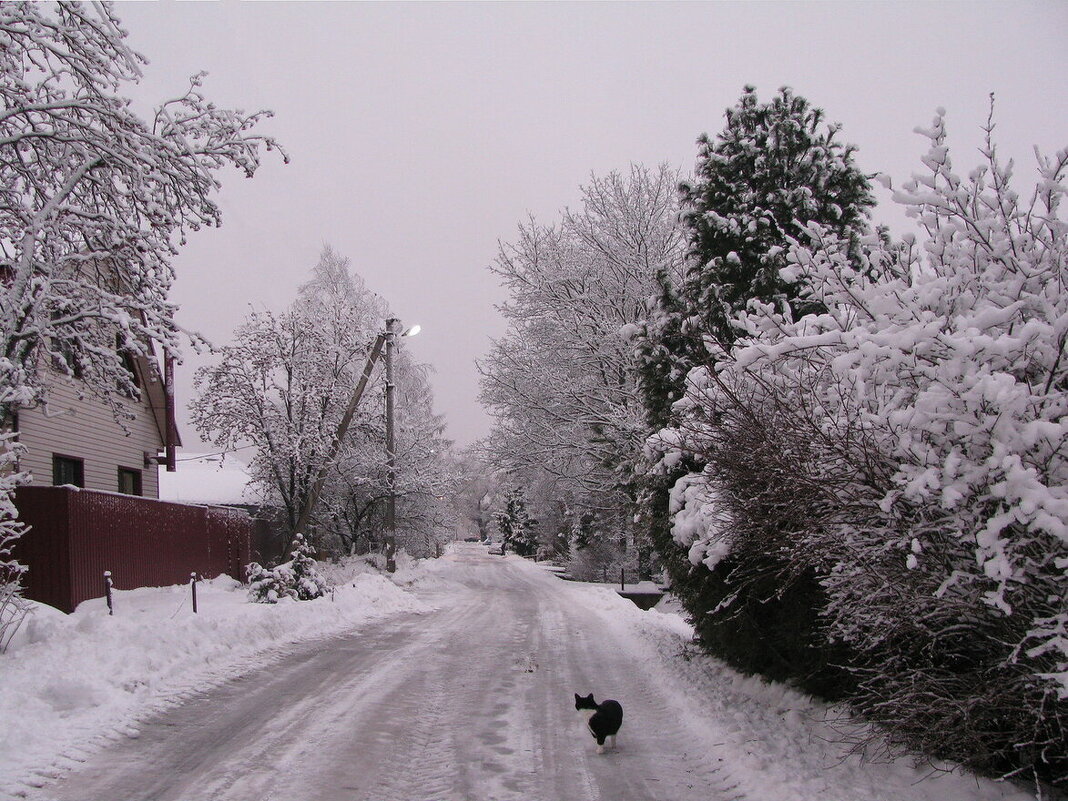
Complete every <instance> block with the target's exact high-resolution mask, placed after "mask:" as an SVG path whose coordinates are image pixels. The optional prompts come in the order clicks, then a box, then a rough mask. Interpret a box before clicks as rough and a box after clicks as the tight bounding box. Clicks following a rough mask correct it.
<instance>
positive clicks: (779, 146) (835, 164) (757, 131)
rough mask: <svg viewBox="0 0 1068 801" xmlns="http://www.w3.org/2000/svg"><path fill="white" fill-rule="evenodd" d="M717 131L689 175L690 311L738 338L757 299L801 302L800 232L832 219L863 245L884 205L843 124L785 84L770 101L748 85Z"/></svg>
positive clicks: (706, 326)
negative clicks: (828, 119) (793, 253)
mask: <svg viewBox="0 0 1068 801" xmlns="http://www.w3.org/2000/svg"><path fill="white" fill-rule="evenodd" d="M726 116H727V125H726V127H725V128H724V129H723V131H722V132H721V133H720V134H719V136H718V137H716V138H715V139H711V138H709V136H708V135H707V134H704V135H702V136H701V137H700V138H699V139H698V144H699V146H700V150H699V153H698V157H697V169H696V175H695V177H694V179H693V180H692V181H687V182H684V183H683V184H682V185H681V187H680V191H681V193H682V204H683V221H684V222H685V224H686V226H687V227H688V228H689V230H690V245H691V250H690V254H691V256H692V259H693V260H692V263H691V266H690V269H689V271H688V273H687V276H686V279H685V282H684V285H683V287H682V294H683V299H684V302H685V306H686V311H687V312H688V314H689V315H691V316H696V317H697V318H698V320H699V327H700V330H701V332H702V333H707V334H711V335H712V336H714V337H715V338H716V339H717V340H718V341H719V342H720V343H721V344H723V345H729V344H731V343H732V342H733V341H734V339H735V336H734V331H733V330H732V327H731V325H730V323H729V319H730V317H731V315H732V313H733V312H736V311H739V310H741V309H744V308H745V305H746V304H747V303H748V302H749V300H750V299H751V298H758V299H760V300H763V301H769V302H770V301H781V300H793V301H795V308H794V311H795V316H800V315H801V314H804V313H806V312H808V311H812V309H808V308H805V307H804V305H803V304H802V305H801V306H798V305H797V303H796V297H797V289H798V287H797V285H792V284H788V283H786V282H785V281H783V280H782V278H780V276H779V271H780V270H781V269H783V268H784V267H786V256H787V252H788V247H789V242H790V240H791V239H798V240H803V239H804V235H803V228H804V227H805V226H806V225H808V224H809V223H819V224H821V225H824V226H827V227H828V228H830V229H831V230H832V231H834V233H836V234H837V235H839V236H840V237H842V238H844V239H846V240H853V242H854V246H856V244H857V243H856V239H857V234H858V232H859V231H861V230H863V229H865V228H866V222H867V217H868V212H869V210H870V209H871V207H872V206H873V205H874V204H875V200H874V198H873V197H872V194H871V188H870V184H869V182H868V179H867V178H866V177H865V176H864V175H863V174H862V173H861V172H860V171H859V170H858V169H857V168H856V166H855V165H854V164H853V152H854V148H853V146H852V145H845V144H842V143H841V142H839V141H838V140H837V134H838V130H839V127H838V125H837V124H825V123H824V114H823V111H822V110H820V109H818V108H813V107H812V106H811V105H810V104H809V102H808V101H807V100H805V98H803V97H800V96H798V95H795V94H794V93H793V91H792V90H791V89H790V88H789V87H783V88H782V89H780V90H779V92H778V94H777V95H776V96H775V97H774V98H773V99H772V101H771V102H770V103H760V102H758V100H757V95H756V89H755V88H753V87H752V86H746V87H745V90H744V92H743V93H742V97H741V99H740V100H739V101H738V105H737V106H735V107H734V108H732V109H728V110H727V115H726Z"/></svg>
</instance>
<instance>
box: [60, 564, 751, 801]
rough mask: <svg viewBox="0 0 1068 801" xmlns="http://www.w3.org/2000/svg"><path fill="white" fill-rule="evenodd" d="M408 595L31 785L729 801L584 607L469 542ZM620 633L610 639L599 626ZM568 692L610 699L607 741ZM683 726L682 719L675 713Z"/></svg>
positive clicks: (145, 799) (65, 793)
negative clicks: (620, 709)
mask: <svg viewBox="0 0 1068 801" xmlns="http://www.w3.org/2000/svg"><path fill="white" fill-rule="evenodd" d="M445 559H447V560H449V562H448V563H445V564H442V569H441V570H440V571H438V575H439V576H440V577H441V578H440V579H439V580H438V581H437V582H436V583H431V584H430V586H429V587H426V588H424V589H423V590H421V592H423V593H426V594H428V596H429V597H430V599H431V600H432V601H433V602H435V603H436V604H437V605H438V606H439V607H440V608H439V610H438V611H436V612H434V613H431V614H424V615H418V616H415V615H413V616H406V617H401V618H395V619H393V620H392V621H390V622H389V623H387V624H380V625H375V626H371V627H368V628H365V629H363V630H361V631H360V632H359V633H358V634H356V635H353V636H348V637H338V638H331V639H326V640H318V641H315V642H312V643H307V644H304V645H298V646H293V647H292V648H291V649H289V651H288V652H287V653H286V654H285V656H284V657H283V658H281V660H280V661H277V662H274V663H272V664H271V665H269V666H268V667H266V668H264V669H262V670H259V671H257V672H255V673H251V674H247V675H245V676H243V677H242V678H240V679H238V680H234V681H232V682H230V683H228V684H226V685H223V686H222V687H219V688H216V689H214V690H210V691H207V692H205V693H203V694H202V695H200V696H198V697H195V698H194V699H192V700H191V701H189V702H188V703H186V704H183V705H182V706H180V707H178V708H176V709H173V710H171V711H169V712H167V713H164V714H162V715H160V716H159V717H157V718H154V719H152V720H150V721H147V722H145V724H144V725H142V726H141V728H140V735H139V737H138V738H137V739H132V740H127V741H125V742H121V743H119V744H116V745H114V746H112V747H111V748H109V749H107V750H105V751H102V752H100V753H98V754H97V755H95V756H94V757H92V758H91V759H90V760H89V761H88V762H87V763H86V765H85V767H84V768H83V769H82V770H80V771H79V772H78V773H76V774H71V775H69V776H67V777H66V778H65V779H64V780H63V781H62V782H61V783H60V784H57V785H54V786H52V787H50V788H47V789H46V790H45V793H46V794H47V797H49V798H54V799H56V800H57V801H97V800H102V799H117V800H118V801H150V800H151V801H164V800H167V799H169V800H171V801H200V800H201V799H204V800H207V799H212V800H213V801H268V799H277V800H279V801H280V800H281V799H285V801H339V800H341V799H344V800H345V801H350V800H351V801H357V800H358V799H367V800H368V801H390V800H391V799H403V801H443V800H444V799H450V800H451V799H457V800H458V801H497V800H503V799H523V800H524V801H556V800H557V799H559V800H560V801H564V800H566V801H586V800H587V799H589V800H592V799H612V801H628V800H629V801H653V799H657V800H659V799H663V801H687V799H701V801H720V800H721V799H722V800H723V801H727V800H729V799H737V798H740V797H741V796H740V794H739V792H738V791H737V790H734V791H732V790H731V789H730V782H729V780H728V778H727V776H726V775H725V774H723V773H721V772H720V771H718V770H717V760H716V759H715V758H714V757H711V756H709V753H708V750H707V744H705V743H702V737H701V732H700V731H694V730H691V729H690V728H688V725H690V726H692V725H693V718H692V716H691V715H690V714H689V711H688V710H687V709H685V708H682V707H683V706H684V705H685V704H684V701H680V700H679V698H678V697H677V696H673V695H671V694H669V693H666V692H664V691H661V689H659V688H658V682H657V680H656V675H655V673H654V672H653V671H652V670H651V669H650V667H649V665H648V664H647V663H646V661H645V660H643V659H641V658H640V657H639V656H637V655H636V653H635V650H634V649H633V647H628V646H629V644H628V643H625V642H622V641H621V640H620V637H622V636H623V635H622V634H621V633H619V631H618V630H615V629H613V628H612V627H606V626H605V625H604V620H603V618H602V617H600V616H599V615H598V613H597V611H596V610H595V609H590V608H586V607H584V606H583V604H582V603H576V598H579V597H580V596H579V595H578V594H577V593H578V592H579V591H578V589H577V588H571V587H569V586H568V585H565V584H564V583H562V582H560V581H559V580H558V579H556V578H554V577H552V576H550V575H549V574H547V573H545V572H543V571H541V570H539V569H536V568H533V567H532V566H531V565H529V564H528V563H523V562H519V561H513V560H511V559H501V558H500V557H499V556H488V555H486V553H485V550H484V549H483V548H481V547H479V546H467V547H460V548H458V549H456V550H454V551H453V552H451V553H450V555H449V556H447V557H445ZM614 631H615V632H616V633H613V632H614ZM574 692H581V693H587V692H593V693H594V695H595V696H596V697H597V698H598V699H602V698H604V697H607V696H611V697H614V698H617V699H619V700H620V701H622V703H623V705H624V708H625V722H624V726H623V730H622V731H621V733H620V737H619V749H618V750H617V751H615V752H609V753H607V754H605V755H598V754H596V752H595V743H594V742H593V740H592V738H591V737H590V736H589V735H588V734H587V733H586V732H585V730H584V727H583V726H582V724H581V719H580V718H579V717H578V716H577V714H576V712H575V711H574V707H573V693H574ZM687 721H689V723H687Z"/></svg>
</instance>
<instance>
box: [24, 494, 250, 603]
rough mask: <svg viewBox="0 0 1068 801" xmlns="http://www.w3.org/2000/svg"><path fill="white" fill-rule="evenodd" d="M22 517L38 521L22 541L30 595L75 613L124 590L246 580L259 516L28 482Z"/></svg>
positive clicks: (231, 510) (238, 511) (218, 508)
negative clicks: (223, 577)
mask: <svg viewBox="0 0 1068 801" xmlns="http://www.w3.org/2000/svg"><path fill="white" fill-rule="evenodd" d="M15 503H16V505H17V506H18V509H19V516H20V518H21V519H22V520H23V521H25V522H26V523H27V524H29V525H30V526H31V531H30V532H29V533H28V534H26V535H24V536H23V537H22V538H21V539H20V540H19V541H18V543H17V544H16V546H15V558H16V559H18V561H19V562H21V563H22V564H24V565H26V566H27V567H28V568H29V572H28V573H27V575H26V581H25V584H26V597H28V598H31V599H33V600H35V601H41V602H42V603H46V604H49V605H50V606H54V607H56V608H57V609H62V610H63V611H64V612H71V611H73V610H74V608H75V607H76V606H77V605H78V604H80V603H81V602H82V601H84V600H87V599H89V598H98V597H100V596H102V595H103V594H104V571H105V570H110V571H111V579H112V582H113V583H114V586H115V588H116V589H120V590H130V589H135V588H137V587H163V586H168V585H171V584H180V583H183V582H186V581H188V580H189V574H190V573H192V572H194V571H195V572H197V573H199V574H200V575H202V576H203V577H205V578H212V577H214V576H218V575H219V574H221V573H226V574H228V575H231V576H233V577H234V578H237V579H244V567H245V565H246V564H247V563H248V562H249V561H250V555H249V544H250V540H251V533H252V521H251V520H250V518H249V517H248V515H247V514H246V513H245V512H243V511H240V510H233V509H225V508H222V507H217V506H192V505H187V504H181V503H168V502H165V501H157V500H154V499H151V498H139V497H136V496H133V495H119V494H116V493H111V492H96V491H92V490H79V489H75V488H72V487H20V488H19V489H18V491H17V492H16V494H15Z"/></svg>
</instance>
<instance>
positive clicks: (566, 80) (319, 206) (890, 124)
mask: <svg viewBox="0 0 1068 801" xmlns="http://www.w3.org/2000/svg"><path fill="white" fill-rule="evenodd" d="M118 11H119V15H120V17H121V18H122V20H123V22H124V23H125V27H126V28H127V29H128V30H129V32H130V39H129V41H130V43H131V45H132V46H133V47H134V48H135V49H136V50H139V51H140V52H142V53H143V54H144V55H146V56H147V57H148V58H149V60H150V62H151V63H150V65H149V67H148V68H147V69H146V75H145V81H144V83H143V89H141V90H139V92H138V94H139V95H140V96H144V97H147V98H151V99H153V100H157V101H158V100H160V99H162V98H164V97H165V96H173V95H175V94H178V93H180V92H181V91H183V88H184V86H185V79H186V77H187V76H188V75H189V74H191V73H193V72H196V71H199V70H206V71H208V73H209V76H208V79H207V83H206V94H207V95H208V97H210V98H212V99H213V100H215V101H216V102H218V103H219V104H221V105H223V104H224V105H231V106H238V107H241V108H244V109H246V110H252V109H254V108H270V109H272V110H273V111H274V112H275V115H276V116H275V118H274V119H272V120H270V121H268V122H267V123H266V124H265V125H264V126H263V127H264V130H266V131H268V132H269V133H271V134H273V135H275V136H276V137H277V138H278V139H279V140H280V141H281V142H282V143H283V144H284V145H285V147H286V148H287V150H288V151H289V153H290V155H291V157H292V163H291V164H289V165H288V166H283V165H282V164H281V160H280V159H271V158H268V159H267V161H266V163H265V165H264V167H263V168H262V169H261V171H260V172H259V173H258V174H257V176H256V177H255V178H254V179H253V180H251V181H249V180H245V179H244V178H242V177H240V176H239V175H238V174H237V173H230V174H225V175H223V176H222V178H223V182H224V188H223V191H222V193H221V196H220V198H221V205H222V208H223V214H224V218H223V227H222V228H221V229H218V230H209V231H201V232H199V233H196V234H194V235H193V236H192V237H191V240H190V243H189V245H188V246H187V247H186V248H185V250H184V251H183V252H182V254H181V255H180V256H179V257H178V258H177V259H176V262H175V266H176V269H177V271H178V280H177V283H176V286H175V291H174V295H173V298H174V300H176V301H177V302H178V303H180V304H181V306H182V311H181V313H180V316H179V320H180V322H181V323H182V324H183V325H185V326H186V327H189V328H192V329H195V330H198V331H200V332H202V333H203V334H205V335H207V336H208V337H209V338H210V339H211V340H213V341H215V342H217V343H220V344H222V343H225V342H227V341H228V339H229V336H230V333H231V331H232V330H233V329H234V328H235V327H236V326H237V325H238V324H239V323H240V321H241V320H242V318H243V317H244V315H245V314H246V313H247V311H248V309H249V305H250V304H252V305H253V306H256V307H257V308H262V307H267V308H271V309H276V310H277V309H281V308H282V307H284V306H285V305H286V304H288V303H289V302H290V301H291V300H292V298H293V296H294V293H295V291H296V287H297V286H298V284H300V283H301V282H302V281H304V280H306V278H307V276H308V272H309V270H310V269H311V268H312V267H313V266H314V265H315V263H316V261H317V259H318V255H319V251H320V250H321V248H322V246H323V244H324V243H330V244H332V245H333V246H334V247H335V249H336V250H337V251H338V252H340V253H342V254H343V255H345V256H348V257H349V258H350V259H351V260H352V265H353V268H354V270H355V271H356V272H357V273H359V274H360V275H361V276H363V278H364V279H365V281H366V282H367V285H368V286H369V287H370V288H371V289H372V290H374V291H376V292H378V293H379V294H381V295H383V296H384V297H385V298H386V299H387V300H388V301H389V303H390V304H391V305H392V307H393V309H394V311H395V312H396V313H397V314H398V315H399V316H400V317H401V319H402V320H403V321H404V322H405V323H406V324H411V323H415V322H418V323H420V324H421V325H422V326H423V333H422V334H420V336H419V337H417V338H414V339H411V340H409V341H408V342H409V347H411V349H412V351H413V353H414V355H415V356H416V357H417V358H418V359H420V360H421V361H424V362H429V363H430V364H432V365H433V366H434V368H435V370H436V376H435V378H434V386H435V397H436V401H437V409H438V411H439V412H441V413H443V414H445V415H446V417H447V420H448V423H449V433H450V435H451V436H452V437H453V438H454V439H455V440H457V441H458V442H459V443H460V444H461V445H465V444H468V443H470V442H471V441H473V440H474V439H476V438H477V437H480V436H482V435H484V434H486V433H488V430H489V420H488V419H487V417H486V416H485V414H484V413H483V412H482V410H481V409H480V408H479V407H478V401H477V392H478V386H477V383H478V382H477V374H476V371H475V368H474V360H475V359H476V358H479V357H481V356H482V354H484V353H485V351H486V350H487V347H488V343H489V339H490V337H496V336H499V335H500V334H501V333H503V331H504V324H503V322H502V320H501V319H500V317H499V316H498V315H497V313H496V311H495V310H494V304H495V303H499V302H500V301H501V300H502V299H503V295H502V292H501V289H500V288H499V287H498V286H497V284H496V281H495V279H494V277H493V276H492V275H491V274H490V273H489V272H488V270H487V265H489V264H490V263H491V262H492V260H493V258H494V255H495V253H496V250H497V242H498V241H499V240H504V241H508V240H510V239H512V238H513V237H514V235H515V232H516V227H517V225H518V223H519V222H520V221H521V220H523V219H524V218H526V217H527V216H528V214H532V215H534V216H535V217H536V218H538V219H539V220H540V221H542V222H546V223H549V222H553V221H554V220H555V219H556V218H557V217H558V215H559V213H560V211H561V210H562V209H563V208H564V207H566V206H568V205H569V204H574V203H575V202H576V200H577V198H578V190H579V187H580V185H581V184H583V183H585V182H586V181H587V180H588V178H589V175H590V173H591V172H596V173H598V174H603V173H606V172H608V171H611V170H625V169H627V168H628V165H629V164H630V163H631V162H643V163H646V164H649V165H655V164H658V163H660V162H668V163H670V164H672V165H675V166H678V167H681V168H682V169H683V170H685V171H689V170H691V169H692V167H693V163H694V156H695V153H696V148H695V145H694V141H695V139H696V138H697V136H698V135H699V134H700V133H702V132H704V131H708V132H709V133H715V132H718V131H719V130H720V129H721V128H722V125H723V112H724V110H725V109H726V108H727V107H728V106H731V105H733V104H734V103H735V101H736V100H737V99H738V96H739V95H740V94H741V91H742V87H743V85H745V84H747V83H751V84H754V85H755V86H756V87H757V88H758V90H759V94H760V96H761V98H769V97H770V96H771V94H772V93H773V92H774V91H775V90H776V89H777V88H778V87H780V86H782V85H790V86H792V87H793V88H794V89H795V90H796V91H797V92H798V93H800V94H802V95H804V96H805V97H807V98H808V99H809V100H810V101H811V102H812V103H814V104H815V105H817V106H820V107H822V108H823V109H824V110H825V111H826V112H827V115H828V117H829V118H830V119H832V120H837V121H839V122H841V123H842V124H843V138H844V139H845V140H847V141H849V142H852V143H854V144H856V145H857V146H858V148H859V152H858V157H857V158H858V162H859V164H860V166H861V168H862V169H864V170H866V171H876V170H879V171H884V172H887V173H889V174H890V175H891V176H893V177H894V179H895V181H900V180H903V179H906V178H907V177H908V176H909V174H910V173H911V172H912V171H914V170H916V169H917V167H918V165H919V156H920V155H921V153H922V152H923V147H924V142H923V140H922V139H921V138H920V137H919V136H917V135H916V134H914V133H913V128H915V127H916V126H918V125H926V124H927V123H929V121H930V119H931V117H932V115H933V113H934V110H935V109H936V108H937V107H938V106H943V107H945V109H946V110H947V112H948V115H949V116H948V125H949V134H950V145H951V148H952V151H951V152H952V154H953V157H954V160H955V164H956V166H957V167H958V169H959V170H960V171H964V172H966V171H967V168H969V167H970V166H973V165H974V164H975V162H976V160H977V156H976V153H975V150H976V147H977V146H978V144H979V141H980V137H981V131H980V129H979V126H980V125H981V123H982V122H983V121H984V120H985V118H986V114H987V110H988V95H989V93H990V92H995V93H996V94H997V122H998V129H997V138H998V140H999V141H1000V142H1001V143H1002V146H1003V148H1004V150H1005V151H1006V152H1008V153H1011V154H1013V155H1015V156H1017V157H1018V170H1017V172H1018V175H1019V176H1020V178H1027V179H1030V177H1031V176H1032V175H1033V170H1032V165H1033V157H1032V156H1031V155H1030V152H1031V151H1030V148H1031V145H1033V144H1037V145H1038V146H1040V147H1041V148H1042V149H1043V150H1044V151H1046V152H1052V151H1053V150H1055V149H1058V148H1062V147H1065V146H1068V111H1066V109H1068V81H1066V80H1065V76H1066V75H1068V54H1066V50H1068V48H1066V47H1065V44H1066V43H1068V3H1063V2H1042V3H1027V2H1011V3H1010V2H1001V3H971V2H942V3H923V2H907V3H889V2H887V3H883V2H852V3H837V2H790V3H776V2H759V3H723V2H710V3H701V2H686V3H673V2H660V3H611V2H598V3H357V2H329V3H317V2H238V0H218V1H216V2H210V1H209V2H174V0H160V1H159V2H132V3H123V4H121V5H120V6H119V9H118ZM1020 185H1021V186H1023V185H1024V184H1023V183H1022V182H1021V184H1020ZM876 217H877V218H878V219H885V220H887V221H892V222H896V221H898V220H900V214H899V212H897V211H896V210H880V211H879V212H877V214H876ZM199 363H201V360H199V359H198V358H196V357H195V355H194V354H190V357H189V358H188V359H187V361H186V365H185V366H183V368H181V372H180V374H179V385H178V389H179V392H180V393H181V395H180V398H179V404H180V406H181V407H184V406H185V403H186V402H187V401H188V399H189V397H190V395H191V374H192V369H193V367H195V366H196V365H197V364H199ZM184 419H185V415H184V414H182V416H181V417H180V423H181V422H182V421H183V420H184ZM182 433H183V437H184V438H185V441H186V444H187V446H189V445H191V444H192V445H195V440H196V436H195V432H194V431H193V430H192V428H191V427H190V426H189V425H188V423H185V424H184V425H182Z"/></svg>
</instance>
